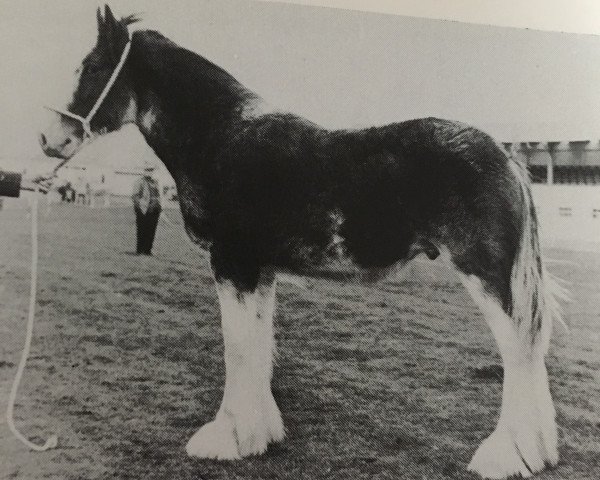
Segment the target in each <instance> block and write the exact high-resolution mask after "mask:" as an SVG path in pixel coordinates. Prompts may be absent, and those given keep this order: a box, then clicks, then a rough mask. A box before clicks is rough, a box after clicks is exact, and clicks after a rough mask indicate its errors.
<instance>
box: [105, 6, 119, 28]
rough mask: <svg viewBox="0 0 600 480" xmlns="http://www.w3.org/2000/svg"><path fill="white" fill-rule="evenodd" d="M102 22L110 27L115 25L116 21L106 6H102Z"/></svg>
mask: <svg viewBox="0 0 600 480" xmlns="http://www.w3.org/2000/svg"><path fill="white" fill-rule="evenodd" d="M104 21H105V22H106V24H107V25H110V26H114V25H115V24H116V23H117V19H116V18H115V16H114V15H113V13H112V10H111V9H110V7H109V6H108V5H104Z"/></svg>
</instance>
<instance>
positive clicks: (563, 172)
mask: <svg viewBox="0 0 600 480" xmlns="http://www.w3.org/2000/svg"><path fill="white" fill-rule="evenodd" d="M502 145H503V146H504V148H505V150H506V151H507V152H508V153H511V152H512V153H513V154H514V155H516V156H517V158H519V159H520V160H522V161H523V162H525V164H526V165H527V167H528V169H529V171H530V173H531V177H532V180H533V182H534V183H544V184H548V185H600V141H597V140H571V141H549V142H519V143H512V142H504V143H503V144H502Z"/></svg>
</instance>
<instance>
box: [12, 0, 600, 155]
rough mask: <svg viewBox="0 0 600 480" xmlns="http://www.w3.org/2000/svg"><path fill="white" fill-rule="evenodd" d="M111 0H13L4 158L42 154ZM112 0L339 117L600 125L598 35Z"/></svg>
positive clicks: (288, 100)
mask: <svg viewBox="0 0 600 480" xmlns="http://www.w3.org/2000/svg"><path fill="white" fill-rule="evenodd" d="M98 4H99V2H96V1H94V0H91V1H81V0H53V1H52V2H48V1H43V0H37V1H33V0H21V1H19V2H15V1H12V0H0V65H2V67H1V69H0V107H1V108H0V132H2V134H1V137H0V138H1V139H2V141H1V142H0V165H3V164H6V163H9V164H14V163H20V162H26V161H28V160H29V159H31V158H33V157H36V156H39V155H40V148H39V146H38V144H37V132H38V131H39V129H40V127H42V126H43V125H44V124H45V123H46V122H48V121H49V113H47V112H44V111H43V109H42V108H41V107H42V105H44V104H50V105H58V106H64V104H65V99H66V98H68V94H69V93H71V92H70V91H69V90H70V89H71V88H72V80H71V79H72V74H73V71H74V69H75V68H76V67H77V66H78V64H79V63H80V61H81V59H82V58H83V56H84V55H85V53H86V52H87V51H88V50H89V49H90V48H91V46H92V45H93V43H94V41H95V31H96V20H95V9H96V6H97V5H98ZM110 5H111V6H112V7H113V11H114V12H115V13H116V14H118V15H127V14H130V13H141V14H142V17H143V19H144V21H143V22H142V23H140V24H138V25H137V26H136V28H138V29H140V28H153V29H157V30H159V31H161V32H162V33H163V34H165V35H166V36H167V37H169V38H171V39H172V40H174V41H175V42H177V43H179V44H181V45H183V46H185V47H187V48H190V49H191V50H194V51H196V52H198V53H200V54H201V55H203V56H205V57H207V58H208V59H210V60H212V61H214V62H215V63H217V64H218V65H220V66H222V67H223V68H225V69H226V70H228V71H229V72H230V73H232V74H233V75H234V76H235V77H236V78H237V79H238V80H239V81H241V82H242V83H243V84H244V85H246V86H247V87H249V88H251V89H252V90H254V91H255V92H257V93H259V94H260V95H261V96H262V97H263V98H264V99H265V100H267V101H268V102H269V103H270V104H272V105H275V106H277V107H279V108H282V109H285V110H290V111H293V112H295V113H297V114H300V115H303V116H305V117H307V118H309V119H311V120H313V121H315V122H317V123H319V124H321V125H323V126H325V127H330V128H355V127H363V126H370V125H381V124H385V123H389V122H394V121H400V120H406V119H410V118H418V117H425V116H430V115H433V116H437V117H443V118H451V119H456V120H461V121H464V122H467V123H471V124H474V125H476V126H478V127H480V128H483V129H484V130H486V131H488V132H489V133H491V134H492V135H494V136H495V137H496V138H497V139H498V140H500V141H515V140H523V141H526V140H529V141H544V140H579V139H591V140H594V141H596V140H597V139H598V138H600V132H599V131H598V125H600V94H599V93H598V85H600V62H599V61H598V59H600V37H598V36H593V35H582V34H579V35H578V34H566V33H555V32H540V31H535V30H524V29H515V28H504V27H491V26H484V25H473V24H465V23H459V22H455V21H439V20H430V19H418V18H411V17H402V16H393V15H384V14H376V13H365V12H357V11H350V10H339V9H330V8H320V7H308V6H298V5H290V4H278V3H267V2H256V1H247V0H244V1H233V0H212V1H204V0H190V1H183V0H173V1H169V2H166V1H162V0H150V1H140V0H114V1H111V2H110ZM114 138H115V141H114V143H113V144H111V142H107V144H108V145H112V148H115V149H122V151H123V152H124V156H131V155H132V153H131V152H132V149H131V144H136V145H137V144H138V143H139V142H140V138H139V135H138V134H137V132H135V131H134V129H127V130H126V132H125V133H123V132H122V133H121V134H119V135H116V136H114ZM113 157H114V155H113Z"/></svg>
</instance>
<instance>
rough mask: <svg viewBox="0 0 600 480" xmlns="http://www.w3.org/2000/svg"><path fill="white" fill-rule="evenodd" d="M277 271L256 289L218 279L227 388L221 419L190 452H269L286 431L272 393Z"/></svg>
mask: <svg viewBox="0 0 600 480" xmlns="http://www.w3.org/2000/svg"><path fill="white" fill-rule="evenodd" d="M275 289H276V282H275V277H274V276H273V275H271V274H268V275H263V276H262V277H261V281H260V283H259V285H258V287H257V288H256V290H255V291H254V292H240V291H238V290H237V289H236V288H235V287H234V286H233V285H232V283H231V282H228V281H224V282H220V283H219V282H218V283H217V292H218V296H219V302H220V306H221V324H222V328H223V340H224V345H225V374H226V378H225V391H224V394H223V400H222V402H221V407H220V408H219V411H218V413H217V415H216V417H215V419H214V420H213V421H212V422H210V423H208V424H206V425H204V426H203V427H202V428H201V429H200V430H198V432H196V434H195V435H194V436H193V437H192V438H191V439H190V441H189V442H188V444H187V447H186V450H187V452H188V454H189V455H193V456H197V457H206V458H218V459H235V458H241V457H244V456H247V455H253V454H260V453H263V452H264V451H265V450H266V448H267V445H268V444H269V443H270V442H272V441H278V440H281V439H282V438H283V436H284V429H283V423H282V421H281V415H280V413H279V409H278V408H277V405H276V403H275V400H274V399H273V395H272V393H271V374H272V369H273V367H272V362H273V352H274V348H275V342H274V337H273V313H274V309H275Z"/></svg>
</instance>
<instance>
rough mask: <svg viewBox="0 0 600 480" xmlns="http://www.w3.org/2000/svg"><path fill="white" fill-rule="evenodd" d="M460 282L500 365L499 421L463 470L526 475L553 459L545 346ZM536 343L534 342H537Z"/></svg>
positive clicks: (478, 289) (478, 285) (474, 285)
mask: <svg viewBox="0 0 600 480" xmlns="http://www.w3.org/2000/svg"><path fill="white" fill-rule="evenodd" d="M461 278H462V281H463V283H464V285H465V286H466V288H467V290H468V291H469V293H470V294H471V296H472V297H473V299H474V301H475V303H476V304H477V305H478V306H479V307H480V309H481V311H482V312H483V314H484V316H485V319H486V321H487V324H488V325H489V327H490V329H491V330H492V332H493V334H494V337H495V339H496V342H497V344H498V347H499V350H500V354H501V356H502V360H503V364H504V380H503V391H502V406H501V410H500V418H499V420H498V424H497V426H496V429H495V430H494V432H493V433H492V434H491V435H490V436H489V437H488V438H487V439H486V440H485V441H484V442H483V443H482V444H481V445H480V447H479V448H478V449H477V452H476V453H475V455H474V457H473V459H472V460H471V463H470V464H469V470H471V471H474V472H477V473H479V474H480V475H481V476H482V477H484V478H507V477H509V476H511V475H514V474H521V475H522V476H523V477H529V476H531V475H532V474H533V473H535V472H538V471H540V470H542V469H543V468H544V466H545V464H546V463H548V464H555V463H556V462H557V460H558V453H557V434H556V425H555V420H554V417H555V411H554V406H553V404H552V398H551V397H550V391H549V388H548V376H547V373H546V366H545V364H544V353H545V347H544V346H543V345H541V344H540V342H541V341H542V340H541V338H540V339H532V337H531V335H530V334H529V333H530V332H529V331H528V330H529V329H526V328H519V326H518V325H516V323H515V320H514V319H513V318H511V317H510V316H509V315H508V314H507V313H506V311H505V310H504V309H503V308H502V306H501V304H500V302H499V301H498V299H496V298H494V296H493V295H490V294H489V293H487V292H486V288H485V287H484V285H483V282H482V281H481V280H480V279H479V278H477V277H475V276H466V275H461ZM538 340H539V341H538Z"/></svg>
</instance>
